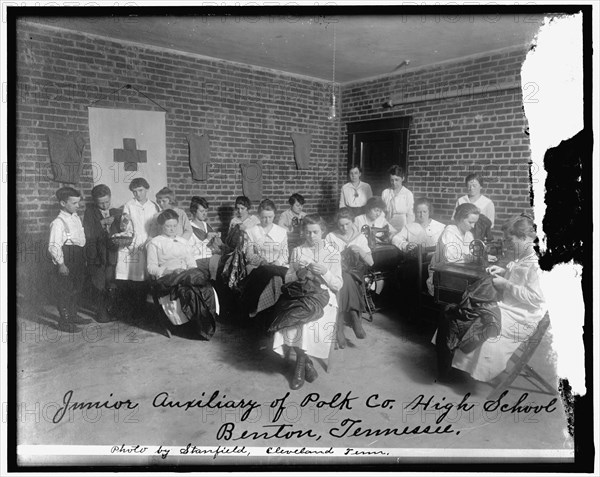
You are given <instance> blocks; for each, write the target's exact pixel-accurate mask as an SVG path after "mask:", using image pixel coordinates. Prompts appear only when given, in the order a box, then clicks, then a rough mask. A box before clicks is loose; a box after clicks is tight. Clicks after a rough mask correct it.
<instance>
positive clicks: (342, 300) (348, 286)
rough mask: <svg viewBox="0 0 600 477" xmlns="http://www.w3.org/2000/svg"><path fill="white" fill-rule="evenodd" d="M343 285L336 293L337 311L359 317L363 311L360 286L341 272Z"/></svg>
mask: <svg viewBox="0 0 600 477" xmlns="http://www.w3.org/2000/svg"><path fill="white" fill-rule="evenodd" d="M342 279H343V281H344V284H343V285H342V288H341V290H340V291H339V292H338V295H337V298H338V309H339V311H340V312H341V313H349V312H352V311H354V312H356V313H358V314H359V315H360V314H361V313H362V312H363V311H364V310H365V300H364V298H363V290H362V284H361V283H360V282H358V280H357V279H356V278H355V277H354V276H353V275H352V274H350V273H348V272H345V271H344V272H342Z"/></svg>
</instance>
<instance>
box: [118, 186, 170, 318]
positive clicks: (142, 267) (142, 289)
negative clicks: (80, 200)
mask: <svg viewBox="0 0 600 477" xmlns="http://www.w3.org/2000/svg"><path fill="white" fill-rule="evenodd" d="M148 189H150V185H149V184H148V181H146V179H144V178H142V177H136V178H135V179H133V180H132V181H131V183H130V184H129V190H130V191H131V192H132V194H133V199H131V200H129V201H127V202H126V203H125V205H124V206H123V215H122V219H121V224H122V227H123V224H125V226H124V228H125V229H126V231H127V232H130V233H132V234H133V241H132V243H131V245H129V246H127V247H122V248H120V249H119V254H118V258H117V266H116V270H115V277H116V279H117V280H126V281H127V285H126V286H127V288H129V289H130V291H131V297H132V300H130V301H128V303H127V305H128V307H129V310H130V312H133V311H134V310H138V311H142V310H143V308H144V305H145V303H146V296H147V294H148V290H147V287H146V283H145V280H146V278H147V275H146V244H147V243H148V242H149V241H150V239H151V238H152V237H154V236H155V235H156V223H155V216H156V214H157V213H158V212H160V207H159V206H158V204H156V203H155V202H152V201H151V200H149V199H148Z"/></svg>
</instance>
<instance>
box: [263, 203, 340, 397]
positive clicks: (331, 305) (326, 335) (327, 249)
mask: <svg viewBox="0 0 600 477" xmlns="http://www.w3.org/2000/svg"><path fill="white" fill-rule="evenodd" d="M302 229H303V231H304V240H305V241H304V243H303V244H302V245H301V246H299V247H296V248H295V249H294V250H293V252H292V257H291V260H290V268H289V269H288V272H287V274H286V276H285V282H286V284H287V283H290V282H293V281H296V280H297V279H298V278H299V277H298V275H299V274H301V273H300V272H302V273H306V272H310V273H312V274H313V275H316V276H317V277H318V278H319V281H320V282H321V285H320V287H321V289H323V290H326V291H328V293H329V302H328V303H327V304H326V305H325V307H324V309H323V312H324V313H323V316H322V317H321V318H319V319H317V320H312V321H309V322H307V323H303V324H296V325H292V326H288V327H285V328H282V329H281V330H279V331H276V332H275V335H274V338H273V350H274V351H275V352H276V353H278V354H280V355H282V356H285V354H286V348H293V349H294V350H295V352H296V366H295V369H294V374H293V377H292V382H291V388H292V389H299V388H301V387H302V385H303V384H304V380H305V379H306V380H307V381H308V382H312V381H314V380H315V379H317V377H318V375H317V371H316V369H315V368H314V366H313V363H312V361H311V359H310V356H312V357H315V358H322V359H327V358H328V357H329V351H330V348H331V341H332V340H331V335H332V331H333V330H334V327H335V322H336V318H337V299H336V293H337V292H339V291H340V289H341V288H342V284H343V281H342V267H341V258H340V252H339V251H338V250H336V248H335V247H334V246H332V244H331V243H327V242H325V241H324V240H323V239H322V237H323V233H324V232H325V231H326V230H327V227H326V226H325V223H324V222H323V221H322V219H321V217H319V216H318V215H316V214H312V215H307V216H306V217H304V219H302Z"/></svg>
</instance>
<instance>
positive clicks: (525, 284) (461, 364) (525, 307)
mask: <svg viewBox="0 0 600 477" xmlns="http://www.w3.org/2000/svg"><path fill="white" fill-rule="evenodd" d="M502 230H503V232H504V238H505V243H506V245H507V255H508V256H509V257H510V258H511V259H512V260H511V261H510V262H508V264H507V265H506V268H502V267H499V266H497V265H493V266H491V267H489V268H488V272H489V273H490V274H491V275H492V277H493V278H492V284H493V287H494V288H495V289H496V290H497V291H498V292H500V293H501V299H500V301H498V302H497V307H498V310H499V312H500V323H501V329H500V334H499V336H497V335H496V333H497V330H495V331H496V333H488V334H486V336H494V337H493V338H489V339H487V340H485V341H483V343H482V344H481V345H480V346H479V347H477V348H476V349H475V350H472V351H470V352H468V353H465V352H463V351H461V349H460V348H458V349H456V350H455V351H454V352H453V353H452V352H450V353H448V350H442V351H441V352H440V346H443V345H444V343H445V341H446V340H445V336H444V335H445V334H446V333H445V328H447V326H445V325H446V324H444V323H442V324H441V325H440V329H439V330H438V335H437V337H436V343H437V344H436V348H438V363H439V364H438V368H439V369H438V373H439V374H440V378H442V379H444V378H445V377H446V375H447V372H448V371H449V370H450V366H451V367H454V368H456V369H460V370H462V371H465V372H467V373H469V374H470V375H471V376H472V377H473V378H474V379H477V380H478V381H484V382H488V381H491V380H493V379H494V378H495V377H497V376H498V375H499V374H500V373H501V372H502V371H504V369H505V368H506V365H507V364H508V361H509V359H510V357H511V356H512V354H513V353H514V352H515V350H516V349H517V348H518V347H519V345H520V344H521V343H523V342H525V341H526V340H527V339H528V338H529V337H530V335H531V334H532V333H533V332H534V331H535V329H536V327H537V324H538V323H539V321H540V320H541V319H542V318H543V317H544V315H545V314H546V306H545V303H544V296H543V293H542V290H541V287H540V275H541V270H540V267H539V265H538V259H537V255H536V253H535V250H534V241H535V238H536V233H535V225H534V223H533V220H532V219H531V218H530V217H527V216H523V215H521V216H517V217H513V218H512V219H510V220H509V221H508V222H506V223H505V224H504V225H503V227H502ZM444 354H446V355H447V356H446V359H445V360H444V359H443V358H444V356H443V355H444ZM440 358H442V359H441V360H440Z"/></svg>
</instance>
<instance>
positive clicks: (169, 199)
mask: <svg viewBox="0 0 600 477" xmlns="http://www.w3.org/2000/svg"><path fill="white" fill-rule="evenodd" d="M156 202H157V203H158V205H159V207H160V210H167V209H171V210H174V211H175V212H177V217H178V218H179V222H178V223H177V232H176V234H177V235H178V236H179V237H183V238H184V239H185V240H189V239H190V237H191V236H192V225H191V224H190V219H189V218H188V216H187V214H186V213H185V211H184V210H183V209H180V208H179V207H175V206H176V205H177V201H176V200H175V192H173V191H172V190H171V189H169V188H168V187H163V188H162V189H161V190H159V191H158V192H157V193H156Z"/></svg>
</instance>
